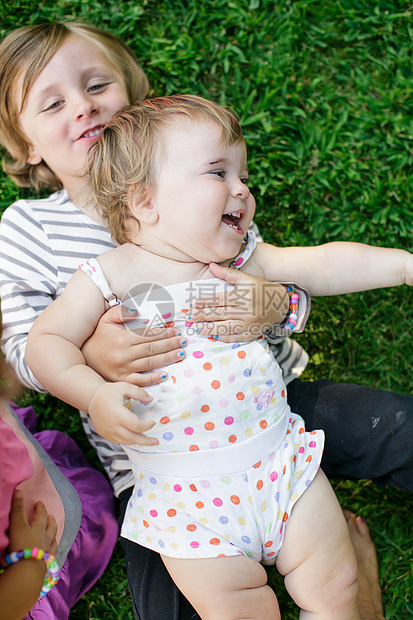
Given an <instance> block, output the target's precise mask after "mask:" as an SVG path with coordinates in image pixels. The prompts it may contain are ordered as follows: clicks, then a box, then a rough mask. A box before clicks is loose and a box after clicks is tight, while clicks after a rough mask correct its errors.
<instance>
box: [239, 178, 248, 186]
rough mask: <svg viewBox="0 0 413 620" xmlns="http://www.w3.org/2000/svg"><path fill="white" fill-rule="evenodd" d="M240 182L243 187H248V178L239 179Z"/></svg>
mask: <svg viewBox="0 0 413 620" xmlns="http://www.w3.org/2000/svg"><path fill="white" fill-rule="evenodd" d="M240 181H241V183H244V185H248V177H240Z"/></svg>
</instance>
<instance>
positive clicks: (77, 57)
mask: <svg viewBox="0 0 413 620" xmlns="http://www.w3.org/2000/svg"><path fill="white" fill-rule="evenodd" d="M128 103H129V101H128V96H127V92H126V88H125V84H124V80H123V77H122V75H121V74H120V72H119V71H117V69H116V68H115V67H114V65H113V64H111V63H110V61H109V60H108V58H107V56H106V55H105V54H104V53H103V52H102V51H101V50H100V49H99V47H98V46H97V45H96V44H94V43H92V42H89V41H87V40H85V39H81V38H78V37H76V36H69V37H68V39H67V40H66V41H65V42H64V43H63V45H62V46H61V47H60V48H59V50H58V51H57V52H56V54H55V55H54V56H53V57H52V59H51V60H50V62H49V63H48V64H47V65H46V67H45V68H44V69H43V71H42V72H41V73H40V75H39V76H38V78H37V79H36V80H35V82H34V84H33V85H32V87H31V88H30V90H29V93H28V96H27V100H26V103H25V106H24V108H23V111H22V112H21V114H20V122H21V126H22V129H23V131H24V133H25V135H26V137H27V139H28V142H29V145H30V147H29V157H28V159H27V161H28V163H30V164H32V165H36V164H37V163H40V162H41V161H42V160H43V161H44V162H46V164H47V165H48V166H49V168H51V170H53V172H54V173H55V174H56V176H57V177H58V178H59V179H60V180H61V182H62V184H63V186H64V187H65V188H66V189H68V191H69V193H70V190H71V189H72V188H74V189H75V188H76V187H77V186H78V185H79V183H82V184H83V180H82V169H83V166H84V164H85V160H86V154H87V151H88V149H89V147H90V146H91V144H92V143H93V142H94V141H95V140H96V136H97V135H99V133H100V131H101V129H102V127H103V126H104V125H106V124H107V123H108V122H109V121H110V119H111V118H112V116H113V114H114V113H115V112H117V111H118V110H119V109H120V108H122V107H123V106H125V105H127V104H128Z"/></svg>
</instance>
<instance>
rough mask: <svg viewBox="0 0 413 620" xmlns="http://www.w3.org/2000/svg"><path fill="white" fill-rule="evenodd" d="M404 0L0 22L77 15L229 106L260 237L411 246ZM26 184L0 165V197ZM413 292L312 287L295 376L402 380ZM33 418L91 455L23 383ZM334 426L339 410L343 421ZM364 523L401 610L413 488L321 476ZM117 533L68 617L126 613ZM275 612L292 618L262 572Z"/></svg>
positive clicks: (145, 1)
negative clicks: (327, 291) (303, 357)
mask: <svg viewBox="0 0 413 620" xmlns="http://www.w3.org/2000/svg"><path fill="white" fill-rule="evenodd" d="M412 17H413V4H412V3H411V2H407V1H403V0H374V1H373V0H336V1H333V0H324V1H321V2H320V0H296V1H293V0H279V1H277V2H275V1H270V0H232V1H231V0H135V1H134V2H122V1H121V0H116V1H115V0H99V1H98V0H88V1H87V2H85V0H73V1H70V0H53V1H51V0H43V1H42V2H40V3H39V2H38V0H3V3H2V6H1V7H0V35H1V36H3V35H4V34H5V33H7V32H9V31H10V30H11V29H13V28H16V27H18V26H21V25H23V24H27V23H37V22H41V21H45V20H62V19H83V20H86V21H89V22H91V23H94V24H96V25H99V26H101V27H104V28H107V29H108V30H110V31H111V32H113V33H114V34H117V35H119V36H121V37H122V39H123V40H124V41H125V42H127V43H129V44H130V46H131V47H132V49H133V50H134V51H135V52H136V54H137V56H138V57H139V58H140V60H141V62H142V65H143V67H144V68H145V70H146V71H147V73H148V75H149V78H150V82H151V85H152V89H153V93H154V94H172V93H177V92H187V93H193V94H199V95H203V96H207V97H210V98H214V99H215V100H217V101H218V102H220V103H222V104H227V105H230V106H232V107H233V108H234V109H235V110H236V111H237V112H238V114H239V115H240V116H241V120H242V123H243V127H244V128H245V135H246V139H247V142H248V147H249V160H250V177H251V180H252V183H251V185H252V187H253V188H254V192H255V196H256V199H257V215H256V222H257V223H258V225H259V227H260V229H261V231H262V233H263V236H264V238H265V240H266V241H269V242H273V243H275V244H285V245H287V244H288V245H293V244H304V245H312V244H317V243H323V242H326V241H333V240H338V239H340V240H351V241H360V242H367V243H374V244H377V245H383V246H384V245H386V246H387V245H393V246H396V247H400V248H404V249H407V250H410V251H412V250H413V247H412V246H413V243H412V204H413V201H412V194H413V183H412V163H413V151H412V149H413V116H412V107H413V79H412V78H413V58H412V56H413V26H412V24H413V20H412ZM28 195H30V192H27V191H26V190H19V189H17V188H16V187H15V186H14V184H13V183H12V182H11V181H9V180H8V179H6V178H5V177H1V178H0V209H1V210H3V209H4V208H6V207H7V206H8V205H9V204H10V203H11V202H13V201H14V200H15V199H17V198H18V197H22V196H28ZM412 305H413V291H412V290H411V289H407V287H403V288H401V289H387V290H385V291H371V292H367V293H362V294H357V295H351V296H345V297H342V298H325V299H316V300H313V310H312V314H311V317H310V320H309V323H308V327H307V329H306V331H305V333H304V334H302V335H301V336H299V339H300V340H299V341H300V343H301V344H303V345H304V346H305V348H306V349H307V350H308V352H309V353H310V355H311V361H310V364H309V366H308V368H307V370H306V371H305V375H304V378H307V379H311V378H321V377H327V378H329V379H332V380H335V381H347V382H359V383H362V384H365V385H370V386H373V387H380V388H383V389H388V390H394V391H398V392H405V393H410V392H411V391H412V387H413V379H412V373H411V357H412V351H413V341H412V332H411V320H412V314H413V313H412ZM21 402H22V403H25V404H27V403H30V404H33V405H34V406H35V407H36V409H37V412H38V414H39V418H40V423H41V426H42V428H58V429H60V430H63V431H65V432H68V433H69V434H71V435H72V436H73V437H74V438H75V439H76V440H77V441H78V442H79V444H80V445H81V446H82V448H83V449H84V451H85V452H86V453H87V455H88V456H89V458H90V459H91V460H92V461H93V462H94V463H95V464H96V465H97V466H98V463H97V460H96V457H95V456H94V453H93V451H92V450H91V448H89V446H88V445H87V442H86V440H85V439H84V437H83V431H82V429H81V426H80V422H79V420H78V417H77V413H76V412H75V411H73V410H72V409H70V408H69V407H67V406H65V405H62V404H61V403H58V402H57V401H55V400H54V399H53V398H51V397H49V396H39V395H36V394H34V393H26V394H25V395H23V396H22V397H21ZM343 424H345V420H343ZM333 484H334V488H335V490H336V492H337V495H338V497H339V499H340V502H341V504H342V505H343V506H347V507H349V508H351V509H352V510H353V511H355V512H356V513H358V514H360V515H362V516H363V517H364V518H365V519H366V521H367V522H368V524H369V526H370V528H371V531H372V535H373V537H374V540H375V543H376V545H377V551H378V556H379V562H380V578H381V585H382V588H383V597H384V605H385V612H386V618H387V619H391V618H394V619H397V620H407V619H409V618H413V527H412V523H413V518H412V513H413V498H412V496H411V495H409V494H407V493H405V492H402V491H399V490H397V489H392V488H378V487H376V486H375V485H373V484H372V483H371V482H369V481H361V482H357V483H356V482H347V481H345V482H340V483H336V482H334V481H333ZM125 575H126V574H125V570H124V566H123V558H122V552H121V549H120V546H119V545H118V547H117V548H116V551H115V554H114V556H113V559H112V561H111V563H110V565H109V567H108V569H107V570H106V572H105V574H104V576H103V577H102V579H101V580H100V581H99V583H98V584H97V585H96V586H95V587H94V588H93V589H92V590H91V591H90V592H89V593H88V594H87V595H86V596H85V597H84V598H83V599H82V600H81V601H80V602H79V603H78V604H77V605H76V607H75V608H74V610H73V613H72V615H71V618H73V620H75V619H76V620H85V619H87V618H89V619H96V620H103V619H105V618H108V619H112V620H115V619H116V620H120V619H129V618H133V613H132V609H131V604H130V600H129V593H128V589H127V584H126V576H125ZM269 579H270V582H271V584H272V585H273V586H274V588H275V589H276V591H277V593H278V594H279V600H280V605H281V608H282V609H283V611H284V614H283V618H285V619H287V620H289V619H292V618H297V609H296V608H295V607H294V605H293V604H292V603H291V602H290V601H289V597H288V596H287V595H286V593H285V591H284V589H283V585H282V581H281V580H280V579H279V577H278V576H277V575H276V571H275V570H274V569H272V570H270V571H269Z"/></svg>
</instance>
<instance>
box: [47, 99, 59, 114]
mask: <svg viewBox="0 0 413 620" xmlns="http://www.w3.org/2000/svg"><path fill="white" fill-rule="evenodd" d="M62 104H63V101H61V100H59V101H52V102H51V103H48V104H46V105H45V107H44V108H43V110H42V112H48V111H49V110H57V109H58V108H59V107H60V106H61V105H62Z"/></svg>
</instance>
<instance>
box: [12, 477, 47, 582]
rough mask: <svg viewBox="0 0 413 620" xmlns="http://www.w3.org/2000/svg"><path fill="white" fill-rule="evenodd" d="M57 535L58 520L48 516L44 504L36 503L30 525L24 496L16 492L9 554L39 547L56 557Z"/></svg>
mask: <svg viewBox="0 0 413 620" xmlns="http://www.w3.org/2000/svg"><path fill="white" fill-rule="evenodd" d="M56 534H57V524H56V520H55V518H54V517H53V516H52V515H48V514H47V510H46V506H45V505H44V504H43V502H37V503H36V508H35V513H34V517H33V519H32V521H31V523H29V522H28V520H27V515H26V509H25V507H24V502H23V495H22V493H21V491H19V490H18V489H17V490H15V491H14V493H13V497H12V501H11V510H10V527H9V548H8V551H9V553H10V552H12V551H19V550H20V549H26V548H28V547H31V548H33V547H38V548H39V549H43V550H44V551H49V552H50V553H52V554H53V555H54V554H55V553H56V552H57V542H56ZM38 564H39V566H40V567H41V569H42V570H45V565H43V562H38Z"/></svg>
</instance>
